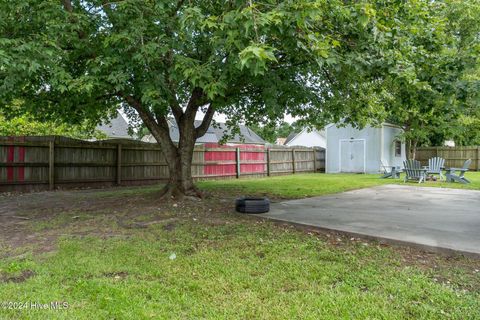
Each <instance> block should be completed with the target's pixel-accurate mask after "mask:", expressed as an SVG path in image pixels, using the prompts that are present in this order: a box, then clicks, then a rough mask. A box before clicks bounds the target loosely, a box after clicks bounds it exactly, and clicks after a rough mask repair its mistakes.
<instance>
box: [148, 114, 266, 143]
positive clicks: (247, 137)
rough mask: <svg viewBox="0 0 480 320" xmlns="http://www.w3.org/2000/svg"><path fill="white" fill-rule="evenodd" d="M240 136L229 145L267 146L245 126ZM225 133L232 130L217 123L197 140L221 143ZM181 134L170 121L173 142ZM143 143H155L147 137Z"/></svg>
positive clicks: (240, 126)
mask: <svg viewBox="0 0 480 320" xmlns="http://www.w3.org/2000/svg"><path fill="white" fill-rule="evenodd" d="M201 123H202V122H201V121H200V120H196V121H195V127H198V126H199V125H200V124H201ZM239 129H240V135H238V134H236V135H235V136H233V137H231V138H230V139H228V140H227V141H226V142H227V143H239V144H241V143H246V144H262V145H263V144H265V140H263V139H262V138H261V137H260V136H259V135H257V134H256V133H255V132H254V131H252V130H251V129H250V128H248V127H247V126H244V125H239ZM224 132H226V133H227V134H229V133H230V132H231V130H229V129H228V127H227V125H226V124H225V123H217V125H216V127H214V126H210V128H208V130H207V133H205V135H204V136H203V137H200V138H198V139H197V141H196V142H197V143H219V142H220V141H221V140H222V138H223V136H224V134H225V133H224ZM179 136H180V133H179V131H178V127H177V125H176V123H175V121H174V120H171V121H170V137H171V138H172V141H175V142H177V141H178V140H179ZM142 140H143V141H150V142H154V139H153V137H150V135H149V136H148V137H145V138H144V139H142Z"/></svg>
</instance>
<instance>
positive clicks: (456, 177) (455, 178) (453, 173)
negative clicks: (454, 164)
mask: <svg viewBox="0 0 480 320" xmlns="http://www.w3.org/2000/svg"><path fill="white" fill-rule="evenodd" d="M471 164H472V159H468V160H467V161H465V162H464V163H463V167H462V168H448V169H447V173H446V176H447V182H459V183H463V184H466V183H470V181H469V180H468V179H467V178H465V176H464V175H465V172H467V171H468V168H469V167H470V165H471ZM457 171H459V172H460V174H457Z"/></svg>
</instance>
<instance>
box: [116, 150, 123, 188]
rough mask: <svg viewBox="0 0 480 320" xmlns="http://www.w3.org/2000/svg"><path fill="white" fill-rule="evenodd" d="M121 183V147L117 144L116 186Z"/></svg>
mask: <svg viewBox="0 0 480 320" xmlns="http://www.w3.org/2000/svg"><path fill="white" fill-rule="evenodd" d="M121 183H122V145H121V144H117V185H120V184H121Z"/></svg>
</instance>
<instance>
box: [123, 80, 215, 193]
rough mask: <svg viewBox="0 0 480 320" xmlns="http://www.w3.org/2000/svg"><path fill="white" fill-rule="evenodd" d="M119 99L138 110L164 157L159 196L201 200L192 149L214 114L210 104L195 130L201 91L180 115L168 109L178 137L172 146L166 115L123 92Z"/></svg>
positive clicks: (201, 96) (197, 90) (203, 95)
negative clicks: (165, 176)
mask: <svg viewBox="0 0 480 320" xmlns="http://www.w3.org/2000/svg"><path fill="white" fill-rule="evenodd" d="M119 95H120V97H122V98H123V99H125V101H126V102H127V103H128V104H129V105H130V106H131V107H132V108H134V109H135V110H137V112H138V114H139V116H140V118H141V119H142V121H143V123H144V124H145V126H146V127H147V128H148V129H149V130H150V133H151V134H152V135H153V136H154V137H155V139H156V140H157V142H158V144H159V145H160V147H161V149H162V153H163V155H164V156H165V161H166V162H167V166H168V172H169V178H168V183H167V185H166V186H165V188H164V190H163V192H162V196H163V197H168V198H175V199H182V198H183V197H184V196H195V197H201V196H202V195H201V193H200V192H199V190H198V189H197V188H196V187H195V185H194V184H193V178H192V159H193V149H194V148H195V141H196V140H197V138H199V137H201V136H203V135H204V134H205V133H206V131H207V129H208V127H209V126H210V123H211V121H212V118H213V114H214V112H215V109H214V107H213V105H212V104H210V105H209V107H208V110H207V112H206V114H205V117H204V119H203V120H202V123H201V125H200V126H199V127H197V128H196V127H195V115H196V113H197V111H198V108H199V107H200V106H201V105H204V104H205V102H204V101H203V100H202V99H204V97H205V94H204V93H203V91H202V90H201V89H198V88H195V89H194V90H193V92H192V95H191V98H190V100H189V102H188V104H187V107H186V110H185V111H182V109H181V108H180V107H179V106H178V105H174V106H172V107H171V110H172V113H173V114H174V117H175V121H176V123H177V126H178V131H179V135H180V137H179V141H178V144H176V143H174V142H173V141H172V139H171V137H170V128H169V120H168V118H167V115H164V114H155V113H154V112H151V111H150V110H149V109H148V108H144V107H143V106H142V104H141V102H140V100H139V99H136V98H135V97H133V96H130V95H126V94H124V93H123V92H119Z"/></svg>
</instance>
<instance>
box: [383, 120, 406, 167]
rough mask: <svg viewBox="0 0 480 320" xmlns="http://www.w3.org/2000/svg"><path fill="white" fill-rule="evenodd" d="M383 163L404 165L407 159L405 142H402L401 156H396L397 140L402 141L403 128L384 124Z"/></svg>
mask: <svg viewBox="0 0 480 320" xmlns="http://www.w3.org/2000/svg"><path fill="white" fill-rule="evenodd" d="M383 134H384V141H383V159H382V160H383V163H384V164H385V165H387V166H399V167H402V166H403V161H404V160H405V159H406V149H405V143H404V142H402V151H401V156H395V141H397V140H398V141H400V135H401V134H402V129H400V128H398V127H394V126H391V125H387V124H384V125H383Z"/></svg>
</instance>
